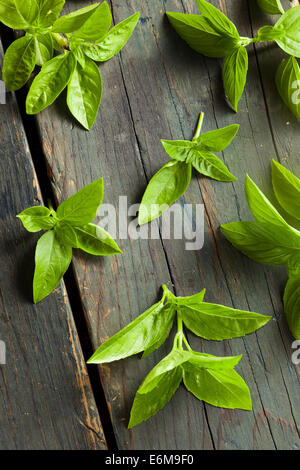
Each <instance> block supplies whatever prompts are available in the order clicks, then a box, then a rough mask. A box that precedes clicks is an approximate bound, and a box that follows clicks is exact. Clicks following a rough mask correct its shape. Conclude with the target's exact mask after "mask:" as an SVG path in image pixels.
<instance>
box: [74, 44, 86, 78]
mask: <svg viewBox="0 0 300 470" xmlns="http://www.w3.org/2000/svg"><path fill="white" fill-rule="evenodd" d="M71 51H72V53H73V54H74V57H75V58H76V60H77V62H78V63H79V64H80V65H81V67H82V68H83V69H84V67H85V59H86V56H85V55H84V53H83V50H82V47H81V45H79V44H76V43H74V42H72V47H71ZM73 73H75V69H74V72H73Z"/></svg>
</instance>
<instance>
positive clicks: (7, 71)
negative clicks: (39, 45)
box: [2, 35, 36, 91]
mask: <svg viewBox="0 0 300 470" xmlns="http://www.w3.org/2000/svg"><path fill="white" fill-rule="evenodd" d="M35 60H36V47H35V39H34V37H33V36H29V35H28V36H27V35H26V36H23V37H21V38H19V39H17V40H16V41H14V42H13V43H12V44H11V45H10V46H9V48H8V49H7V51H6V54H5V56H4V62H3V71H2V76H3V80H4V82H5V85H6V87H7V89H8V90H11V91H14V90H19V89H20V88H22V86H24V85H25V83H26V82H27V80H28V79H29V77H30V75H31V73H32V71H33V69H34V66H35Z"/></svg>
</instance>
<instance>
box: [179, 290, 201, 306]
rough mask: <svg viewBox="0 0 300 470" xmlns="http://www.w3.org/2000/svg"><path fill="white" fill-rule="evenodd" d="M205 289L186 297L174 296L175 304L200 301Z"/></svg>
mask: <svg viewBox="0 0 300 470" xmlns="http://www.w3.org/2000/svg"><path fill="white" fill-rule="evenodd" d="M205 292H206V289H203V290H202V291H201V292H198V294H194V295H190V296H187V297H176V302H177V304H179V305H180V304H183V305H184V304H188V303H190V302H191V303H193V304H194V303H197V302H202V301H203V299H204V295H205Z"/></svg>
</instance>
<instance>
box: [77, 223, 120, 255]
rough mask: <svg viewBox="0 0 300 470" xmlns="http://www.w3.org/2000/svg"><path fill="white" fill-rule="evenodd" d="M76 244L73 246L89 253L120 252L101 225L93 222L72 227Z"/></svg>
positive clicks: (114, 253) (107, 253) (106, 253)
mask: <svg viewBox="0 0 300 470" xmlns="http://www.w3.org/2000/svg"><path fill="white" fill-rule="evenodd" d="M74 231H75V233H76V237H77V244H76V246H73V248H80V249H81V250H83V251H86V252H87V253H90V254H91V255H101V256H105V255H116V254H118V253H122V251H121V250H120V248H119V247H118V245H117V244H116V242H115V241H114V240H113V238H111V236H110V235H109V234H108V233H107V232H106V231H105V230H104V229H103V228H101V227H98V225H94V224H87V225H83V227H74Z"/></svg>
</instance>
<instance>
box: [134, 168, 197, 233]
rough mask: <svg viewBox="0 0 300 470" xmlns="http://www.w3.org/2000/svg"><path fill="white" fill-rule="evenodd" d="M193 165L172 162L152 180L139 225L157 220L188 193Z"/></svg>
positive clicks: (144, 200)
mask: <svg viewBox="0 0 300 470" xmlns="http://www.w3.org/2000/svg"><path fill="white" fill-rule="evenodd" d="M190 180H191V165H187V164H186V163H182V162H178V161H174V160H171V161H170V162H168V163H167V164H166V165H164V166H163V167H162V168H161V169H160V170H159V171H158V172H157V173H156V174H155V175H154V176H153V177H152V179H151V180H150V182H149V184H148V186H147V188H146V191H145V193H144V196H143V199H142V202H141V205H140V209H139V219H138V220H139V225H143V224H146V223H147V222H150V221H151V220H154V219H157V218H158V217H159V216H160V215H161V214H162V213H163V212H164V211H165V210H167V209H168V208H169V206H171V205H172V204H173V203H174V202H175V201H177V199H179V198H180V197H181V196H182V195H183V194H184V192H185V191H186V189H187V187H188V185H189V183H190Z"/></svg>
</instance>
